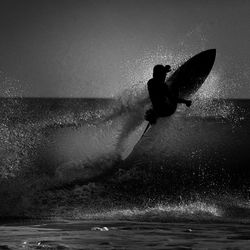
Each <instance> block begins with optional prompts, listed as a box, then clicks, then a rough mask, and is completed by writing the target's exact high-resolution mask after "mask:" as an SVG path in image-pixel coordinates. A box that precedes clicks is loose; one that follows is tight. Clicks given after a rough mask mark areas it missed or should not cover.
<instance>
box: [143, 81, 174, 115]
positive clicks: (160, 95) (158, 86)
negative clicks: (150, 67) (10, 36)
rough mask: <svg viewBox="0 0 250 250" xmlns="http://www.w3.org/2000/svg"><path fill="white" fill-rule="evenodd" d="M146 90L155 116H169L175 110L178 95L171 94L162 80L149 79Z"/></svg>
mask: <svg viewBox="0 0 250 250" xmlns="http://www.w3.org/2000/svg"><path fill="white" fill-rule="evenodd" d="M148 92H149V97H150V100H151V102H152V107H153V111H154V113H155V115H156V118H157V117H164V116H170V115H172V114H173V113H174V112H175V111H176V109H177V102H178V97H174V96H173V94H172V93H171V92H170V90H169V88H168V86H167V84H166V83H165V82H164V81H159V80H158V79H155V78H152V79H150V80H149V81H148ZM151 112H152V111H151Z"/></svg>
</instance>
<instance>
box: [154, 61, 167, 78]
mask: <svg viewBox="0 0 250 250" xmlns="http://www.w3.org/2000/svg"><path fill="white" fill-rule="evenodd" d="M170 71H171V67H170V65H166V66H163V65H162V64H157V65H155V66H154V69H153V77H154V78H164V79H165V77H166V74H167V73H168V72H170Z"/></svg>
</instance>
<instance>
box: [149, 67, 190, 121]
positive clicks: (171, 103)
mask: <svg viewBox="0 0 250 250" xmlns="http://www.w3.org/2000/svg"><path fill="white" fill-rule="evenodd" d="M170 71H171V67H170V65H166V66H163V65H161V64H158V65H155V66H154V69H153V78H152V79H150V80H149V81H148V83H147V86H148V92H149V97H150V100H151V103H152V108H151V109H149V110H147V111H146V114H145V120H147V121H149V123H150V124H155V123H156V121H157V118H158V117H166V116H170V115H172V114H174V113H175V111H176V109H177V104H178V103H183V104H186V106H187V107H190V105H191V103H192V102H191V101H190V100H185V99H181V98H179V95H178V91H173V90H171V89H170V88H169V87H168V85H167V84H166V83H165V79H166V75H167V73H169V72H170Z"/></svg>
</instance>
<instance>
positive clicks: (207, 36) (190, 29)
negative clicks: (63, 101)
mask: <svg viewBox="0 0 250 250" xmlns="http://www.w3.org/2000/svg"><path fill="white" fill-rule="evenodd" d="M0 30H1V39H0V70H1V76H0V80H1V82H0V84H1V90H2V91H1V96H7V95H9V96H13V95H22V96H38V97H39V96H41V97H47V96H52V97H62V96H65V97H95V96H98V97H109V96H114V95H116V94H117V93H119V92H120V91H121V90H123V89H124V88H128V87H130V86H132V85H133V84H135V83H138V82H139V81H140V80H141V81H142V82H141V83H140V84H145V82H146V80H147V79H148V78H149V77H150V76H151V70H152V67H153V65H154V64H156V63H170V64H172V65H176V64H177V63H179V62H180V61H181V60H183V59H185V58H187V57H188V56H190V55H193V54H195V53H198V52H200V51H201V50H204V49H209V48H216V49H217V53H218V54H217V59H216V64H215V66H214V71H213V74H212V75H211V79H210V82H209V84H210V85H211V86H212V87H211V91H213V92H217V91H218V92H220V94H221V95H222V96H223V97H234V98H237V97H243V98H250V86H249V78H250V69H249V65H250V58H249V56H250V49H249V46H250V1H249V0H237V1H236V0H220V1H219V0H210V1H207V0H189V1H187V0H98V1H97V0H91V1H89V0H79V1H78V0H67V1H66V0H39V1H38V0H1V1H0Z"/></svg>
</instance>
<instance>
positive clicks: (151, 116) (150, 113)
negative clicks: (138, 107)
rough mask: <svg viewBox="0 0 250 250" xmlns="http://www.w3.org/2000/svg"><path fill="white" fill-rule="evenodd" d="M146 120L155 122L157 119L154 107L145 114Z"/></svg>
mask: <svg viewBox="0 0 250 250" xmlns="http://www.w3.org/2000/svg"><path fill="white" fill-rule="evenodd" d="M144 118H145V120H146V121H148V122H149V123H150V124H155V123H156V121H157V116H156V114H155V112H154V110H153V109H149V110H147V111H146V114H145V116H144Z"/></svg>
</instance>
